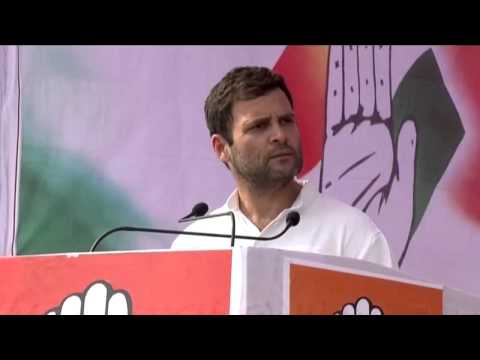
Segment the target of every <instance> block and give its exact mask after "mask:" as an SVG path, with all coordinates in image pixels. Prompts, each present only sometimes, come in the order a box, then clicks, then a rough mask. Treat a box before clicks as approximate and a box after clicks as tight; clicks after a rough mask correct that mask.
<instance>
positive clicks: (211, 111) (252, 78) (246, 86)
mask: <svg viewBox="0 0 480 360" xmlns="http://www.w3.org/2000/svg"><path fill="white" fill-rule="evenodd" d="M277 88H278V89H281V90H282V91H283V92H284V93H285V95H286V96H287V98H288V101H289V102H290V105H291V106H292V108H293V99H292V95H291V94H290V91H289V90H288V88H287V85H286V83H285V80H284V79H283V77H282V76H281V75H279V74H276V73H274V72H273V71H271V70H270V69H268V68H266V67H258V66H245V67H238V68H235V69H233V70H231V71H229V72H228V73H227V74H226V75H225V76H224V77H223V79H222V80H220V82H218V83H217V84H216V85H215V86H214V87H213V89H212V90H211V91H210V94H209V95H208V97H207V100H206V101H205V118H206V120H207V127H208V130H209V131H210V136H211V135H213V134H220V135H221V136H222V137H223V138H225V139H226V140H227V141H228V143H229V144H230V145H231V144H232V143H233V138H232V120H233V117H232V108H233V104H234V103H235V102H236V101H242V100H252V99H255V98H257V97H259V96H263V95H265V94H267V93H269V92H270V91H272V90H275V89H277Z"/></svg>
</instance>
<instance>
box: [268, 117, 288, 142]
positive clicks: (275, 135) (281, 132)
mask: <svg viewBox="0 0 480 360" xmlns="http://www.w3.org/2000/svg"><path fill="white" fill-rule="evenodd" d="M287 138H288V137H287V130H286V129H285V128H284V127H283V126H281V125H280V124H279V123H278V122H275V123H274V124H273V126H272V133H271V135H270V141H271V142H274V143H281V144H284V143H286V142H287Z"/></svg>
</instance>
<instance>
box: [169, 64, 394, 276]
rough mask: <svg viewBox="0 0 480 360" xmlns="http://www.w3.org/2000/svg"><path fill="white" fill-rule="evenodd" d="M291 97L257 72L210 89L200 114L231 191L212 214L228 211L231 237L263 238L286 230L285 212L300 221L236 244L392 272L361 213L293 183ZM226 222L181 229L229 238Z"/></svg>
mask: <svg viewBox="0 0 480 360" xmlns="http://www.w3.org/2000/svg"><path fill="white" fill-rule="evenodd" d="M293 108H294V104H293V99H292V96H291V94H290V91H289V90H288V88H287V86H286V84H285V81H284V79H283V78H282V76H280V75H278V74H275V73H273V72H272V71H271V70H269V69H267V68H263V67H240V68H235V69H233V70H231V71H230V72H229V73H227V74H226V75H225V76H224V78H223V79H222V80H221V81H220V82H219V83H218V84H216V85H215V86H214V87H213V89H212V90H211V92H210V94H209V96H208V98H207V100H206V102H205V116H206V120H207V126H208V129H209V131H210V135H211V144H212V147H213V150H214V151H215V154H216V155H217V157H218V159H219V160H220V161H221V162H223V163H224V164H225V166H226V167H227V168H228V169H229V171H230V172H231V173H232V176H233V178H234V180H235V182H236V185H237V188H236V189H235V191H234V192H233V193H232V194H231V195H230V196H229V197H228V199H227V201H226V203H225V204H224V205H223V206H222V207H220V208H219V209H216V210H215V211H213V212H212V214H215V213H223V212H228V211H232V212H233V213H234V216H235V222H236V231H235V233H236V234H237V235H247V236H254V237H269V236H272V235H275V234H277V233H279V232H280V231H281V230H282V229H283V228H284V227H285V221H286V216H287V214H288V213H289V212H290V211H293V210H294V211H297V212H298V213H299V214H300V222H299V224H298V226H295V227H293V228H291V229H289V231H287V232H286V233H285V234H284V235H282V236H281V237H279V238H277V239H275V240H272V241H258V240H244V239H238V240H237V241H236V244H237V245H238V246H257V247H271V248H277V249H284V250H294V251H304V252H313V253H318V254H323V255H334V256H345V257H351V258H355V259H361V260H366V261H370V262H374V263H377V264H380V265H383V266H388V267H391V266H392V260H391V255H390V249H389V247H388V243H387V241H386V239H385V237H384V235H383V234H382V232H381V231H380V230H379V229H378V228H377V226H376V225H375V224H374V223H373V222H372V221H371V220H370V218H369V217H368V216H367V215H366V214H364V213H363V212H361V211H360V210H358V209H356V208H354V207H351V206H349V205H347V204H344V203H342V202H340V201H338V200H335V199H333V198H330V197H328V196H326V195H323V194H320V193H319V192H318V190H317V189H316V187H315V186H313V184H309V183H308V182H306V181H299V180H298V179H297V178H296V175H297V174H298V173H299V172H300V170H301V169H302V164H303V160H302V150H301V140H300V132H299V128H298V126H297V119H296V118H295V113H294V110H293ZM231 227H232V224H231V218H230V217H228V216H224V217H215V218H211V219H204V220H197V221H196V222H194V223H193V224H192V225H190V226H189V227H188V228H187V229H186V231H192V232H205V233H221V234H228V233H230V232H231ZM230 246H231V245H230V239H228V238H216V237H201V238H199V237H197V236H189V235H180V236H178V237H177V238H176V240H175V241H174V242H173V244H172V249H222V248H229V247H230Z"/></svg>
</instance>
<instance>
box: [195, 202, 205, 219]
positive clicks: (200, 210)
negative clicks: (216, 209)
mask: <svg viewBox="0 0 480 360" xmlns="http://www.w3.org/2000/svg"><path fill="white" fill-rule="evenodd" d="M207 212H208V205H207V204H205V203H204V202H201V203H198V204H197V205H195V206H194V207H193V209H192V215H193V216H195V217H197V216H203V215H205V214H206V213H207Z"/></svg>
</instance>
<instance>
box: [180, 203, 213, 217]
mask: <svg viewBox="0 0 480 360" xmlns="http://www.w3.org/2000/svg"><path fill="white" fill-rule="evenodd" d="M207 212H208V205H207V204H205V203H204V202H199V203H198V204H196V205H195V206H194V207H193V208H192V211H191V212H190V214H188V215H187V216H184V217H183V218H181V219H180V220H179V222H182V220H186V219H188V218H190V217H192V216H195V217H198V216H203V215H205V214H206V213H207Z"/></svg>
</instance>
